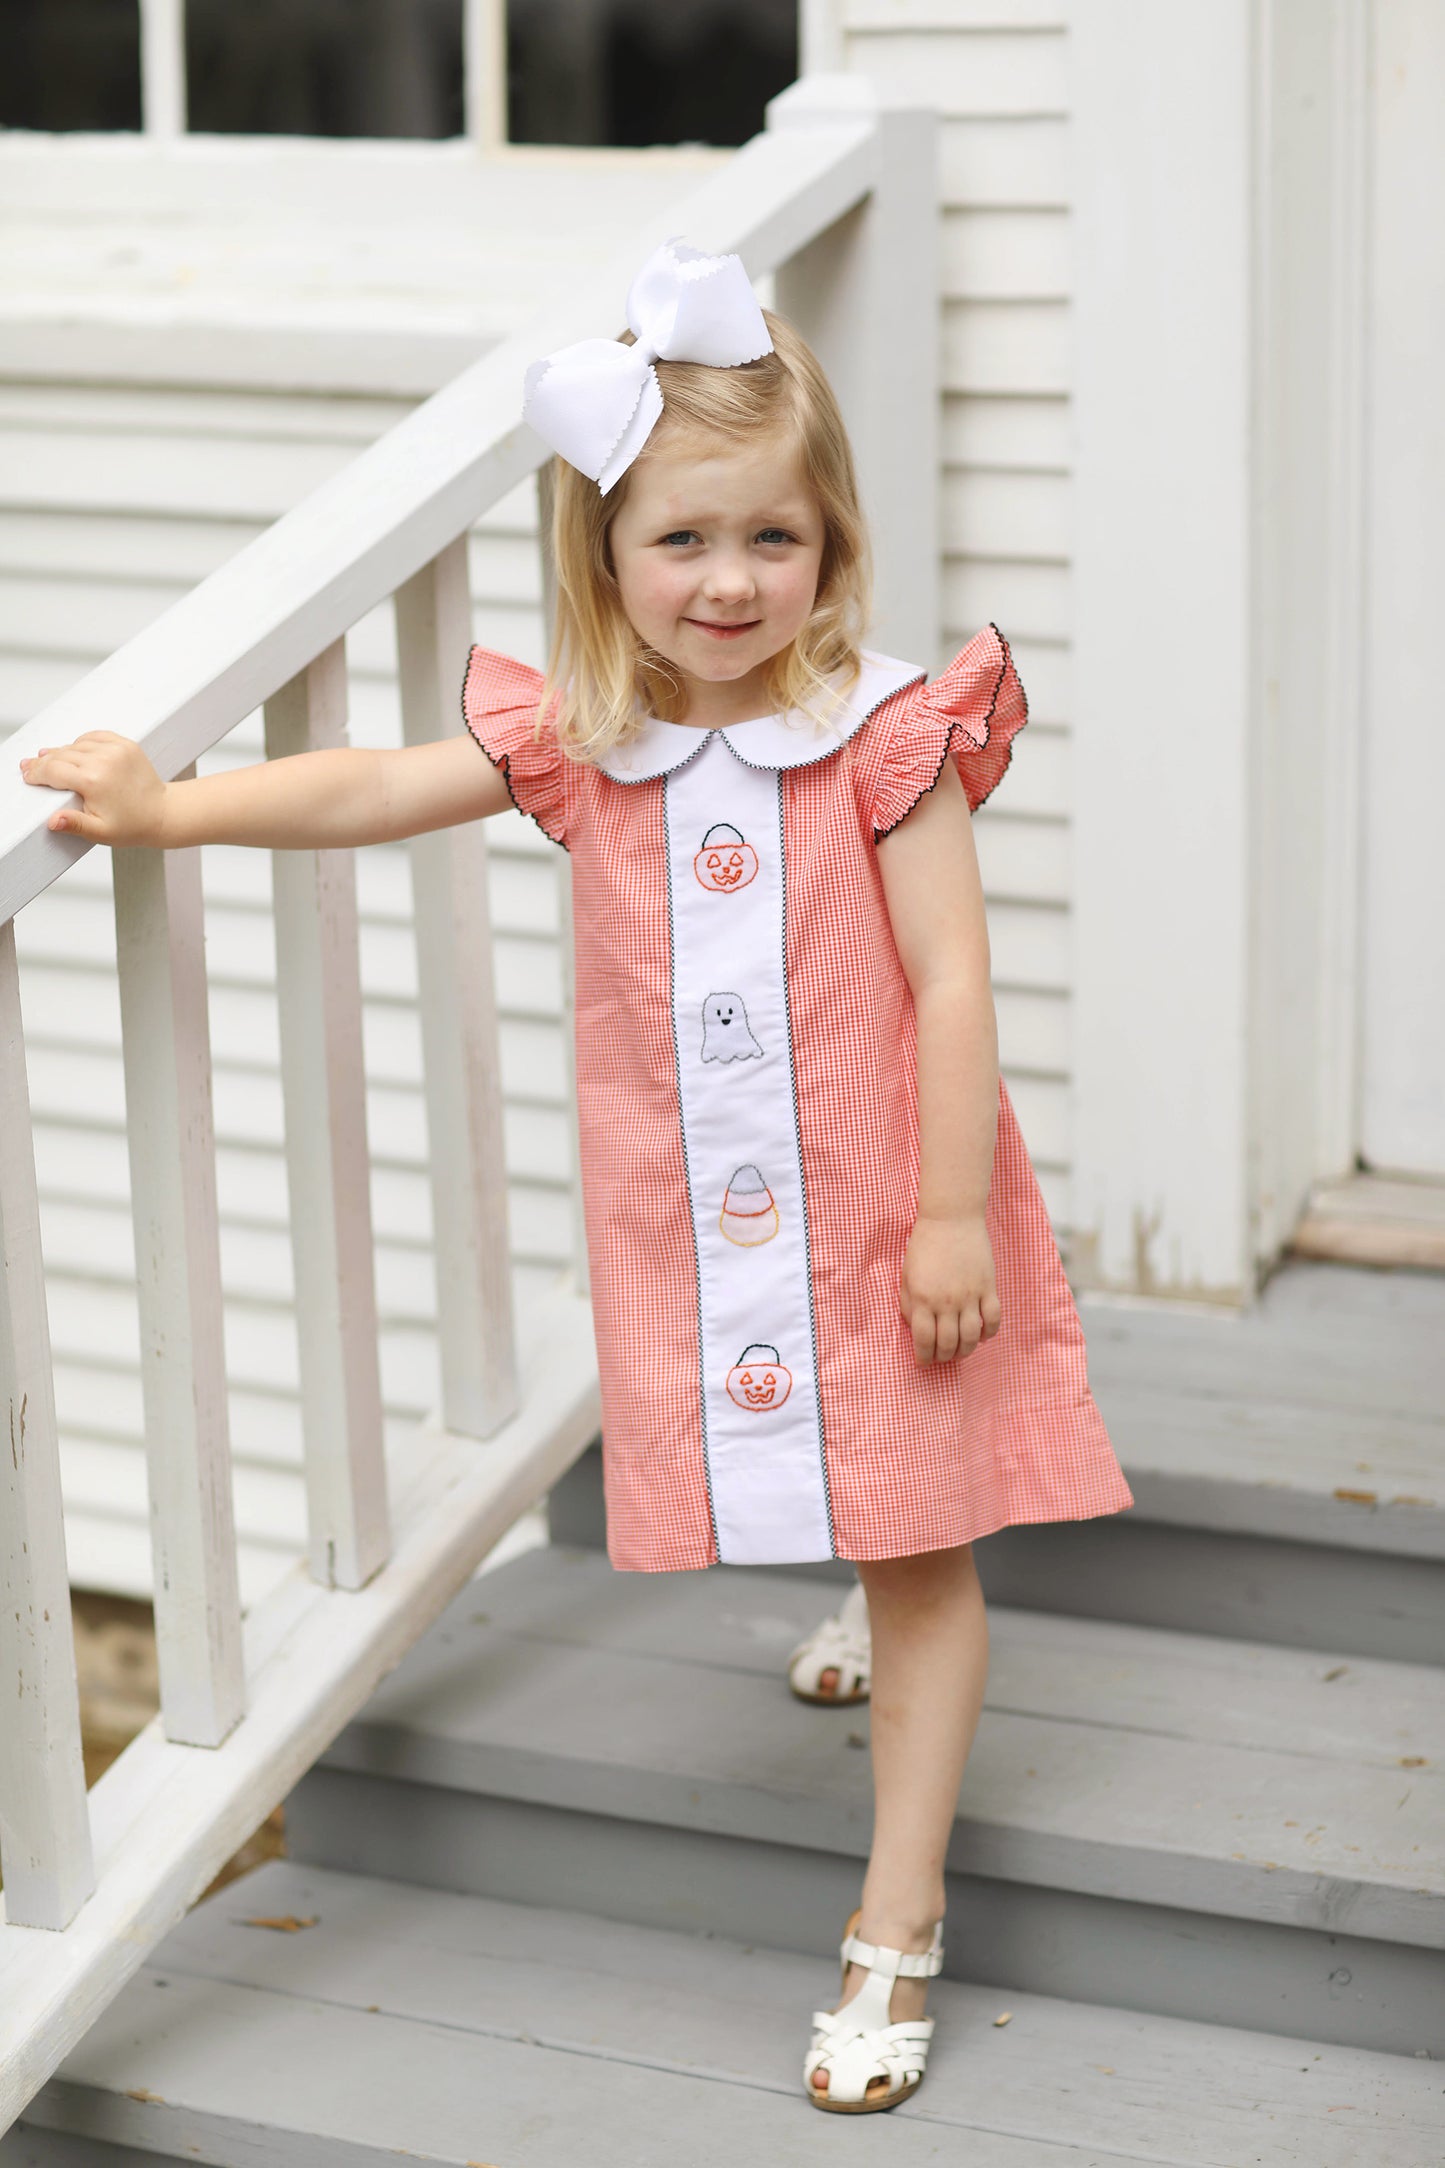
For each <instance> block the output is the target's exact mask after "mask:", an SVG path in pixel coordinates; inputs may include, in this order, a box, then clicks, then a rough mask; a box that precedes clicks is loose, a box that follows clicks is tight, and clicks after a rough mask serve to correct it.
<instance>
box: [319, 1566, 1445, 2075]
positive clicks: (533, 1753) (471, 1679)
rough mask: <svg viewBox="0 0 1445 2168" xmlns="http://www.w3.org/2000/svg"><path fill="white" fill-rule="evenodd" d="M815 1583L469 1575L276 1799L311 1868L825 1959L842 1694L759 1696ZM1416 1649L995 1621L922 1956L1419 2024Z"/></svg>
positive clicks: (1442, 1782) (1296, 2017)
mask: <svg viewBox="0 0 1445 2168" xmlns="http://www.w3.org/2000/svg"><path fill="white" fill-rule="evenodd" d="M819 1596H820V1590H819V1587H818V1584H817V1582H816V1581H813V1580H808V1579H802V1578H796V1579H795V1578H789V1577H787V1576H784V1575H782V1574H771V1573H770V1574H756V1573H749V1572H747V1571H746V1570H741V1569H731V1570H730V1569H727V1568H717V1569H713V1570H712V1571H711V1572H708V1573H703V1574H692V1575H687V1574H678V1575H637V1574H615V1573H613V1572H612V1571H611V1570H610V1568H609V1567H608V1566H607V1564H606V1561H605V1559H603V1558H601V1557H600V1556H599V1555H598V1554H597V1553H595V1552H593V1551H588V1550H586V1549H578V1550H561V1549H547V1550H542V1551H535V1552H532V1553H530V1554H528V1555H527V1556H526V1557H523V1558H520V1559H518V1560H515V1561H514V1562H513V1563H512V1564H511V1565H510V1566H507V1567H503V1568H502V1569H500V1570H499V1571H498V1572H497V1573H495V1574H493V1575H488V1576H486V1577H485V1579H484V1580H483V1581H482V1582H480V1583H477V1584H473V1585H469V1587H468V1588H467V1589H466V1590H465V1591H463V1592H462V1594H461V1596H459V1598H458V1599H457V1601H456V1602H455V1603H453V1604H452V1605H451V1606H450V1607H449V1609H448V1610H447V1611H446V1612H445V1613H444V1614H443V1615H442V1617H441V1618H440V1619H439V1620H438V1622H437V1624H436V1626H435V1627H434V1628H433V1629H432V1631H431V1632H430V1633H429V1634H428V1635H427V1636H426V1637H425V1639H424V1640H423V1641H422V1642H421V1643H420V1644H419V1645H418V1646H417V1647H416V1648H415V1649H414V1650H412V1652H411V1653H410V1655H409V1656H408V1657H407V1658H406V1659H405V1661H404V1662H403V1663H402V1665H401V1666H400V1667H399V1669H398V1670H397V1671H396V1672H395V1673H394V1674H393V1675H392V1676H391V1678H389V1679H388V1680H387V1681H386V1682H385V1683H384V1684H383V1686H382V1687H381V1688H380V1689H379V1691H378V1692H377V1694H376V1695H375V1696H374V1697H373V1699H372V1701H371V1702H370V1703H369V1704H368V1706H367V1709H366V1711H365V1712H364V1713H363V1715H362V1716H361V1717H360V1718H358V1719H357V1721H356V1722H354V1723H353V1724H352V1725H350V1726H349V1727H348V1728H347V1730H346V1731H345V1732H343V1733H342V1734H341V1736H340V1737H339V1738H338V1739H337V1740H336V1741H335V1742H334V1743H333V1745H332V1747H331V1748H330V1749H329V1750H328V1752H327V1753H326V1754H325V1755H324V1756H323V1757H322V1759H321V1761H320V1762H319V1763H318V1764H317V1766H316V1767H315V1769H313V1770H312V1771H311V1772H310V1773H309V1774H308V1776H307V1777H306V1778H304V1779H303V1780H302V1782H301V1784H300V1785H299V1786H298V1787H297V1789H296V1790H295V1791H294V1792H293V1794H292V1795H291V1800H290V1803H289V1805H288V1815H287V1828H288V1842H289V1845H290V1848H291V1850H292V1851H293V1853H294V1854H295V1855H296V1856H298V1857H302V1858H305V1859H307V1860H310V1861H314V1862H319V1863H327V1862H329V1863H332V1864H335V1865H338V1866H342V1867H347V1868H350V1869H353V1870H355V1871H361V1872H369V1873H377V1874H387V1875H393V1876H396V1877H398V1878H401V1879H407V1880H415V1881H421V1882H430V1883H432V1884H434V1885H435V1886H439V1887H454V1888H462V1889H470V1890H474V1891H478V1892H480V1893H483V1894H499V1895H513V1896H520V1897H523V1898H525V1899H526V1900H528V1901H531V1902H536V1903H547V1902H554V1901H555V1902H560V1903H566V1904H574V1905H578V1906H582V1907H586V1908H588V1909H593V1910H597V1911H599V1912H605V1913H609V1914H611V1915H612V1916H614V1917H619V1918H630V1919H636V1920H640V1921H644V1922H647V1923H650V1924H653V1925H658V1926H669V1927H670V1926H684V1927H693V1928H708V1929H713V1930H716V1931H718V1932H732V1933H735V1934H738V1935H740V1936H743V1937H757V1938H760V1939H765V1940H767V1941H769V1942H771V1943H775V1944H778V1945H786V1946H790V1947H794V1948H800V1949H813V1950H822V1949H826V1948H828V1947H829V1946H830V1945H831V1944H832V1942H833V1941H834V1940H835V1939H836V1932H837V1922H838V1919H839V1918H840V1917H841V1916H842V1914H843V1913H844V1912H846V1910H847V1908H848V1906H850V1905H851V1904H852V1903H853V1902H855V1901H856V1888H857V1882H858V1872H859V1863H860V1862H861V1860H862V1859H863V1858H864V1857H865V1856H866V1853H867V1848H868V1839H869V1828H870V1815H871V1790H870V1772H869V1764H868V1756H867V1754H866V1752H865V1751H863V1748H864V1747H865V1745H866V1736H865V1735H866V1731H867V1713H866V1710H863V1709H853V1710H847V1711H844V1710H830V1709H813V1708H808V1707H806V1706H804V1705H803V1704H801V1703H799V1702H797V1701H796V1700H795V1699H794V1698H793V1697H792V1696H791V1695H790V1694H789V1693H788V1691H787V1689H786V1686H785V1684H784V1681H783V1668H784V1662H785V1659H786V1655H787V1652H788V1650H789V1649H790V1648H791V1647H792V1645H793V1644H794V1642H795V1641H796V1640H797V1639H798V1638H799V1637H800V1636H801V1634H802V1633H803V1632H805V1631H806V1630H807V1629H808V1628H809V1627H810V1626H811V1625H812V1624H814V1623H815V1622H816V1620H817V1618H818V1616H819V1615H820V1604H819ZM1442 1764H1445V1674H1442V1673H1440V1672H1436V1671H1431V1670H1429V1669H1427V1668H1426V1667H1424V1666H1418V1665H1394V1664H1383V1663H1375V1662H1361V1661H1359V1660H1356V1659H1348V1658H1338V1657H1334V1656H1332V1655H1328V1654H1305V1653H1302V1652H1297V1651H1293V1650H1282V1649H1278V1648H1273V1647H1269V1646H1263V1645H1250V1644H1242V1643H1228V1642H1225V1641H1222V1640H1220V1639H1217V1638H1214V1637H1210V1636H1196V1635H1181V1634H1166V1633H1161V1632H1158V1631H1155V1630H1150V1629H1142V1628H1138V1627H1133V1626H1125V1625H1117V1624H1113V1623H1110V1622H1105V1621H1098V1620H1067V1621H1066V1620H1061V1619H1058V1618H1054V1617H1050V1616H1048V1615H1047V1614H1040V1613H1025V1612H1009V1611H1003V1610H995V1611H994V1612H993V1613H992V1656H991V1665H990V1683H989V1692H988V1699H987V1704H986V1707H985V1712H984V1717H983V1720H982V1723H981V1725H980V1728H979V1734H978V1738H977V1741H976V1743H975V1747H974V1751H973V1754H972V1756H971V1758H970V1762H969V1767H968V1770H967V1772H966V1774H965V1778H964V1783H963V1788H962V1793H961V1796H960V1810H959V1820H958V1823H957V1826H956V1829H955V1835H954V1841H953V1844H952V1846H951V1848H950V1855H949V1866H950V1871H951V1874H952V1876H953V1878H954V1917H955V1918H956V1919H957V1921H958V1923H959V1931H958V1932H957V1933H956V1934H955V1936H954V1941H953V1956H952V1962H953V1963H955V1964H956V1966H957V1970H958V1972H959V1974H960V1975H961V1976H965V1977H968V1978H970V1979H973V1980H975V1981H985V1980H993V1981H1002V1982H1010V1981H1011V1982H1015V1983H1017V1984H1018V1985H1020V1986H1023V1987H1029V1988H1032V1989H1035V1990H1039V1991H1049V1990H1051V1989H1054V1990H1057V1991H1058V1992H1061V1993H1065V1994H1068V1995H1076V1996H1080V1997H1086V1998H1088V1999H1091V2000H1099V2001H1114V2002H1118V2003H1122V2004H1128V2005H1133V2006H1146V2007H1153V2008H1158V2009H1161V2010H1164V2011H1167V2012H1169V2013H1170V2014H1172V2015H1175V2016H1183V2017H1194V2018H1200V2019H1203V2020H1205V2021H1209V2022H1218V2021H1221V2020H1222V2019H1224V2018H1225V2017H1229V2018H1233V2019H1237V2020H1238V2021H1239V2022H1243V2023H1247V2024H1248V2025H1250V2026H1252V2027H1259V2028H1264V2029H1270V2030H1276V2031H1294V2032H1299V2033H1307V2034H1311V2035H1314V2036H1317V2037H1319V2038H1321V2039H1331V2040H1336V2041H1344V2042H1349V2043H1353V2044H1355V2045H1360V2046H1367V2047H1374V2048H1384V2049H1391V2050H1396V2051H1406V2052H1409V2051H1413V2050H1414V2049H1416V2048H1419V2047H1429V2046H1432V2045H1439V2044H1442V2043H1445V1966H1442V1964H1441V1962H1440V1956H1439V1952H1440V1950H1441V1948H1442V1946H1445V1858H1442V1850H1441V1836H1440V1832H1441V1829H1442V1827H1445V1812H1442V1809H1445V1779H1442V1776H1441V1769H1442Z"/></svg>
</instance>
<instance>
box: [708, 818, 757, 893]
mask: <svg viewBox="0 0 1445 2168" xmlns="http://www.w3.org/2000/svg"><path fill="white" fill-rule="evenodd" d="M692 870H693V872H694V873H695V874H696V875H697V877H698V879H699V881H701V883H702V885H703V887H704V888H709V889H712V890H713V891H714V892H715V893H717V894H719V895H729V894H731V892H732V890H733V889H735V888H746V887H747V885H748V883H749V881H750V880H752V878H753V876H754V874H755V873H756V872H757V870H758V854H757V852H756V851H755V850H754V849H753V847H752V845H751V843H744V841H743V839H742V837H741V836H740V835H739V833H738V831H737V829H736V828H730V827H729V826H728V824H727V822H726V821H719V822H718V823H717V826H716V827H714V828H709V830H708V832H707V834H706V835H705V836H704V837H703V839H702V849H701V850H700V851H699V852H698V854H697V856H696V858H694V860H693V862H692Z"/></svg>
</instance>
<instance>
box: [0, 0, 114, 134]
mask: <svg viewBox="0 0 1445 2168" xmlns="http://www.w3.org/2000/svg"><path fill="white" fill-rule="evenodd" d="M139 126H140V8H139V5H138V0H0V127H5V128H139Z"/></svg>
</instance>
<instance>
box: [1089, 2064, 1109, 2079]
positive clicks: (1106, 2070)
mask: <svg viewBox="0 0 1445 2168" xmlns="http://www.w3.org/2000/svg"><path fill="white" fill-rule="evenodd" d="M1094 2068H1095V2069H1096V2070H1102V2071H1103V2073H1104V2076H1105V2077H1106V2078H1112V2077H1113V2075H1114V2065H1113V2064H1112V2063H1095V2065H1094Z"/></svg>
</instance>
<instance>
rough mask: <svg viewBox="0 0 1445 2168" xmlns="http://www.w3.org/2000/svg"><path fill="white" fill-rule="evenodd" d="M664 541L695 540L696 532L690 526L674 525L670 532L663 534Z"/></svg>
mask: <svg viewBox="0 0 1445 2168" xmlns="http://www.w3.org/2000/svg"><path fill="white" fill-rule="evenodd" d="M662 539H663V541H664V542H695V541H696V540H697V536H696V534H695V533H694V532H693V530H692V528H691V527H675V528H674V529H673V531H672V533H671V534H665V535H664V536H663V538H662Z"/></svg>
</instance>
